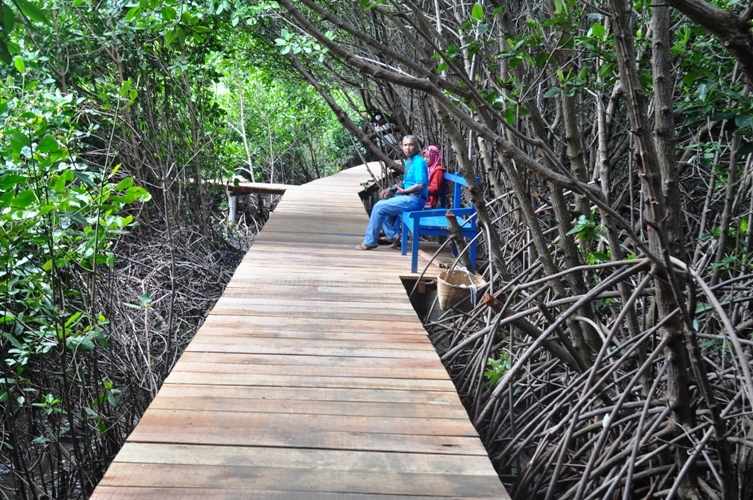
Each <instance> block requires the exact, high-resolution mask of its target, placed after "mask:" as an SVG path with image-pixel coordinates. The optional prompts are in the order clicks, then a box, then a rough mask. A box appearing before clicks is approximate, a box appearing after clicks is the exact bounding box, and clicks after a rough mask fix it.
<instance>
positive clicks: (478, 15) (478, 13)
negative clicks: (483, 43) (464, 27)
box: [471, 3, 484, 21]
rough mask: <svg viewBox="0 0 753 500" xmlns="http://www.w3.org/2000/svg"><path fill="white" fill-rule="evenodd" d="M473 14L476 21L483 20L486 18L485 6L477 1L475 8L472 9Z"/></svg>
mask: <svg viewBox="0 0 753 500" xmlns="http://www.w3.org/2000/svg"><path fill="white" fill-rule="evenodd" d="M471 16H473V19H475V20H476V21H483V20H484V7H483V6H482V5H481V4H480V3H477V4H475V5H474V6H473V9H472V10H471Z"/></svg>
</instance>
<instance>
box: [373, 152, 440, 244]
mask: <svg viewBox="0 0 753 500" xmlns="http://www.w3.org/2000/svg"><path fill="white" fill-rule="evenodd" d="M415 184H423V185H424V187H423V188H421V189H420V190H418V191H416V192H415V193H411V194H398V195H395V196H393V197H392V198H387V199H386V200H379V201H378V202H377V203H376V205H374V208H372V210H371V218H370V219H369V225H368V227H366V238H365V239H364V241H363V243H364V245H366V246H368V247H375V246H377V240H378V239H379V229H380V228H381V229H383V230H384V236H385V237H387V239H389V240H394V239H395V237H397V236H399V235H400V227H399V224H398V220H399V219H398V215H400V214H402V213H403V212H412V211H414V210H421V209H423V208H424V205H425V204H426V199H427V197H428V195H429V167H428V165H427V164H426V160H424V158H423V157H422V156H421V155H420V154H417V155H416V156H414V157H413V158H410V159H406V160H405V174H404V176H403V189H410V187H411V186H413V185H415Z"/></svg>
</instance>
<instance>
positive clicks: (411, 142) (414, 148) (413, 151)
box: [403, 135, 418, 158]
mask: <svg viewBox="0 0 753 500" xmlns="http://www.w3.org/2000/svg"><path fill="white" fill-rule="evenodd" d="M403 154H404V155H405V156H407V157H408V158H413V157H414V156H416V155H417V154H418V140H417V139H416V136H415V135H406V136H405V137H403Z"/></svg>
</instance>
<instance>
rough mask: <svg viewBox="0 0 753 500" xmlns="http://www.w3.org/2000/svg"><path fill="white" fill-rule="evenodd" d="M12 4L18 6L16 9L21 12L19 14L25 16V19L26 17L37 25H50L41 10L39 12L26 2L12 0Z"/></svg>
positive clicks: (23, 0)
mask: <svg viewBox="0 0 753 500" xmlns="http://www.w3.org/2000/svg"><path fill="white" fill-rule="evenodd" d="M14 2H15V4H16V5H17V6H18V8H19V9H20V10H21V12H23V13H24V14H25V15H26V17H28V18H29V19H31V20H32V21H36V22H38V23H45V24H50V21H48V20H47V17H45V15H44V13H43V12H42V11H41V10H39V9H38V8H37V7H36V6H35V5H32V4H31V3H29V2H27V1H26V0H14Z"/></svg>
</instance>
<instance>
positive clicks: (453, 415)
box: [149, 391, 468, 421]
mask: <svg viewBox="0 0 753 500" xmlns="http://www.w3.org/2000/svg"><path fill="white" fill-rule="evenodd" d="M267 394H268V397H266V398H258V399H240V398H220V397H214V396H213V395H209V396H206V397H195V396H184V397H177V398H170V397H166V396H163V395H162V393H160V396H159V397H157V398H155V400H154V401H152V404H151V405H150V406H149V407H150V408H154V409H158V410H192V411H202V410H205V411H226V412H240V413H268V414H274V413H298V414H303V413H307V414H310V415H351V416H362V417H404V418H425V419H428V418H444V419H460V420H463V421H466V420H468V414H467V413H466V412H465V410H464V409H463V408H462V407H460V406H458V405H436V404H418V403H409V404H406V403H393V402H385V403H362V402H353V401H340V402H334V401H311V400H287V399H277V398H275V394H274V392H273V391H269V392H268V393H267Z"/></svg>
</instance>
